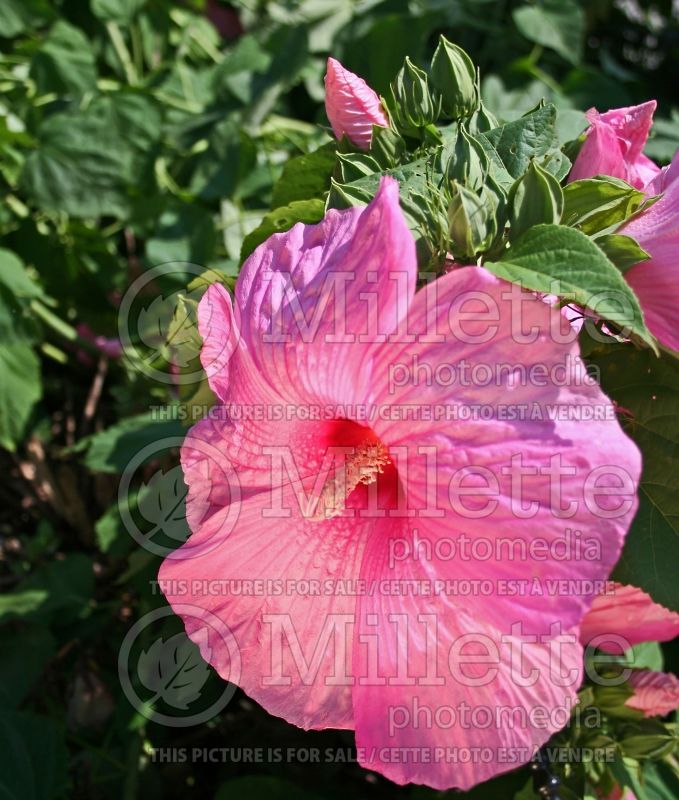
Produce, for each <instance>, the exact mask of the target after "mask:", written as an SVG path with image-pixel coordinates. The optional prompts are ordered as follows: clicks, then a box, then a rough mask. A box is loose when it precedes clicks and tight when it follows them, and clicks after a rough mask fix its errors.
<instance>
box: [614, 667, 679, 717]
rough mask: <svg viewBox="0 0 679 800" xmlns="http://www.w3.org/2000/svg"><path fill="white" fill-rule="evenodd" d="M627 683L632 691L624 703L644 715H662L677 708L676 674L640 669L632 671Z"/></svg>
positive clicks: (677, 688)
mask: <svg viewBox="0 0 679 800" xmlns="http://www.w3.org/2000/svg"><path fill="white" fill-rule="evenodd" d="M627 683H628V684H629V685H630V688H631V689H632V690H633V692H634V693H633V694H632V696H631V697H629V698H628V699H627V700H626V701H625V705H626V706H628V707H629V708H634V709H636V710H637V711H642V712H643V714H644V716H646V717H664V716H665V714H670V713H671V712H672V711H676V710H677V709H678V708H679V678H677V676H676V675H671V674H670V673H668V672H654V671H653V670H650V669H642V670H638V671H636V672H633V673H632V674H631V675H630V677H629V679H628V681H627Z"/></svg>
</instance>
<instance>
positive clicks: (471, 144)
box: [445, 126, 490, 190]
mask: <svg viewBox="0 0 679 800" xmlns="http://www.w3.org/2000/svg"><path fill="white" fill-rule="evenodd" d="M448 154H449V158H448V162H447V164H446V167H445V174H446V177H447V179H448V181H457V182H458V183H462V184H464V186H466V187H467V188H468V189H474V190H478V189H480V188H481V187H482V186H483V184H484V182H485V180H486V177H487V176H488V172H489V169H490V166H489V163H488V156H487V155H486V151H485V150H484V149H483V146H482V145H481V143H480V142H479V141H478V139H475V138H474V137H473V136H472V135H471V134H469V133H468V132H467V130H466V129H465V128H464V127H463V126H460V129H459V131H458V134H457V137H456V139H455V144H454V146H453V147H452V148H449V149H448Z"/></svg>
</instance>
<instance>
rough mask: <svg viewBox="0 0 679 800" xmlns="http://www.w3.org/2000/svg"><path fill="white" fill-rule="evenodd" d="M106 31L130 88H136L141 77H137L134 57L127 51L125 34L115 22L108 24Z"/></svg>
mask: <svg viewBox="0 0 679 800" xmlns="http://www.w3.org/2000/svg"><path fill="white" fill-rule="evenodd" d="M106 30H107V31H108V35H109V37H110V39H111V44H112V45H113V49H114V50H115V51H116V55H117V56H118V60H119V61H120V64H121V66H122V68H123V70H124V72H125V77H126V79H127V82H128V83H129V84H130V86H135V85H136V83H137V81H138V78H139V76H138V75H137V70H136V69H135V67H134V62H133V61H132V56H131V55H130V51H129V50H128V49H127V45H126V44H125V39H124V38H123V34H122V32H121V30H120V28H119V27H118V24H117V23H115V22H107V23H106Z"/></svg>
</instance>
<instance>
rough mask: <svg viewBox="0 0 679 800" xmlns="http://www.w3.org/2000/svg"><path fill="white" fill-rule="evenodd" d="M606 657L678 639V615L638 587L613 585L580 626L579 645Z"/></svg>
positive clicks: (596, 600) (595, 603)
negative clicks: (590, 646) (637, 646)
mask: <svg viewBox="0 0 679 800" xmlns="http://www.w3.org/2000/svg"><path fill="white" fill-rule="evenodd" d="M599 636H601V637H610V638H602V639H601V641H600V642H597V643H596V646H597V647H598V648H599V649H600V650H604V651H605V652H606V653H614V654H619V653H621V652H623V651H624V650H626V649H628V648H629V647H633V646H634V645H635V644H641V642H667V641H669V640H670V639H674V638H675V636H679V614H676V613H675V612H674V611H670V610H669V609H667V608H665V607H664V606H661V605H660V604H659V603H655V602H654V601H653V600H652V599H651V597H650V596H649V595H647V594H646V592H644V591H642V590H641V589H637V588H636V587H635V586H625V585H623V584H622V583H616V582H613V583H612V584H611V592H610V593H606V594H600V595H599V596H598V597H597V598H595V600H594V602H593V603H592V607H591V609H590V610H589V612H588V613H587V615H586V616H585V618H584V619H583V621H582V625H581V626H580V641H581V642H582V644H583V645H588V644H589V643H590V642H591V641H592V639H594V638H595V637H599Z"/></svg>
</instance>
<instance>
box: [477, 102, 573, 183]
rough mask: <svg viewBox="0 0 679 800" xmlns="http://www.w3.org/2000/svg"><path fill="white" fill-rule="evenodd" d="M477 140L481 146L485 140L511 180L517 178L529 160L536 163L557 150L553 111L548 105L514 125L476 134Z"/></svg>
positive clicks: (549, 104)
mask: <svg viewBox="0 0 679 800" xmlns="http://www.w3.org/2000/svg"><path fill="white" fill-rule="evenodd" d="M477 138H478V139H479V140H480V141H481V142H482V143H483V140H484V138H485V140H486V141H487V142H488V143H489V144H490V145H491V146H492V147H493V148H494V149H495V150H496V152H497V153H498V155H499V156H500V159H501V160H502V163H503V164H504V165H505V167H506V169H507V171H508V172H509V174H510V175H511V176H512V178H514V179H516V178H520V177H521V176H522V175H523V173H524V172H525V171H526V170H527V169H528V166H529V164H530V162H531V159H533V158H535V159H537V160H538V161H539V160H540V159H541V158H542V157H544V156H546V155H547V154H548V153H549V152H550V151H552V150H555V149H558V148H557V145H558V137H557V134H556V108H555V106H553V105H552V104H551V103H548V104H547V105H545V106H543V107H542V108H538V109H536V110H535V111H530V112H529V113H528V114H526V115H525V116H523V117H521V118H519V119H517V120H514V121H513V122H508V123H506V124H505V125H501V126H500V127H499V128H493V130H490V131H487V132H486V133H483V134H478V135H477Z"/></svg>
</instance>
